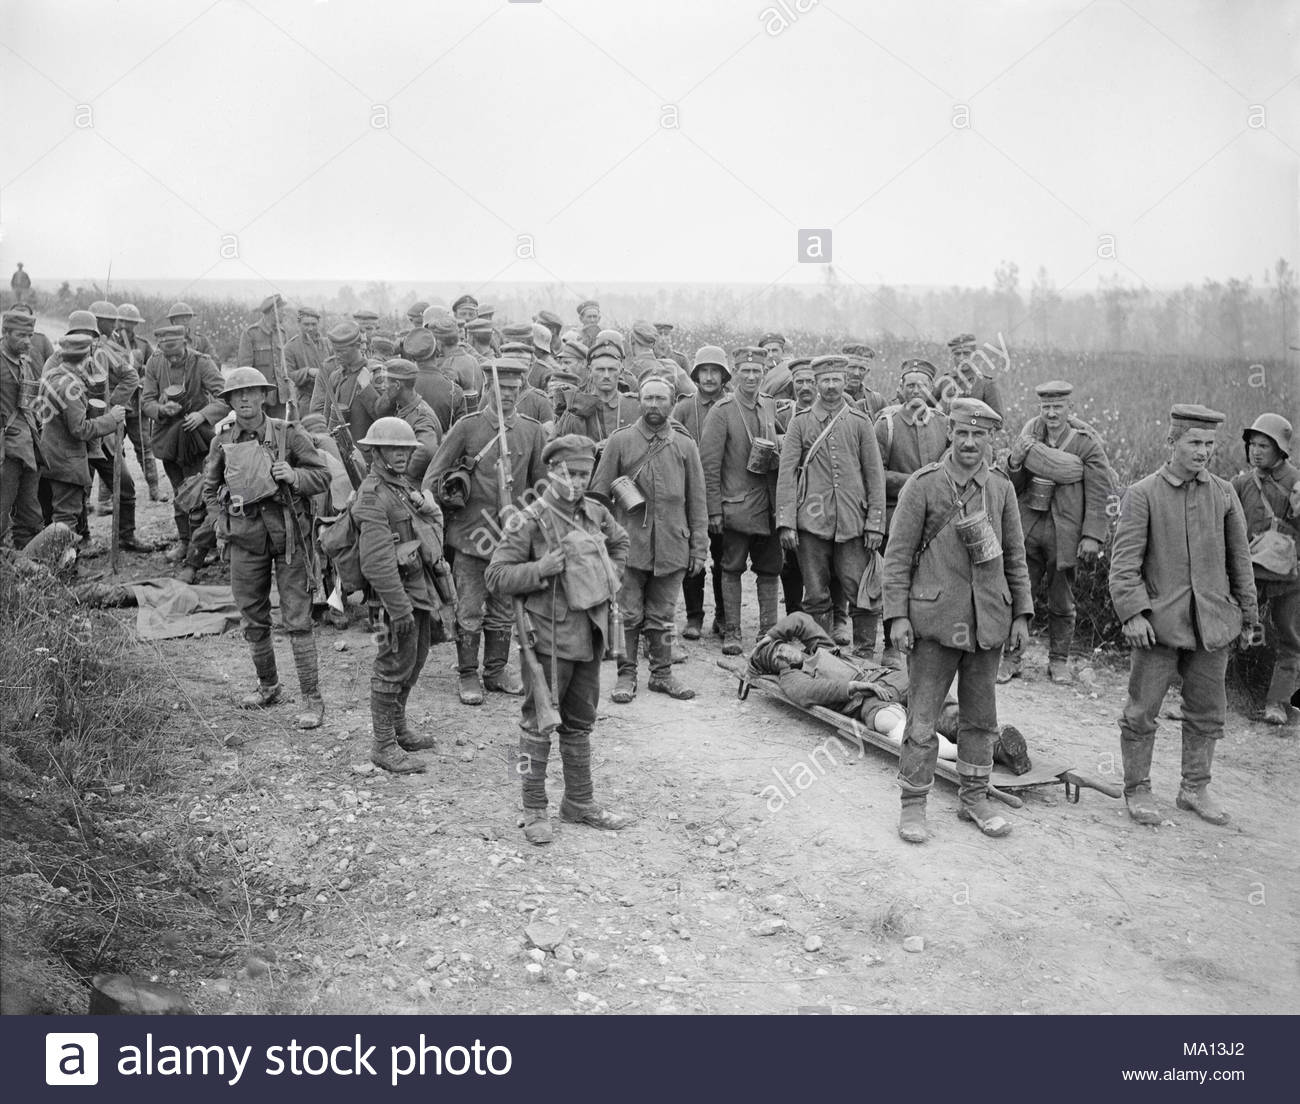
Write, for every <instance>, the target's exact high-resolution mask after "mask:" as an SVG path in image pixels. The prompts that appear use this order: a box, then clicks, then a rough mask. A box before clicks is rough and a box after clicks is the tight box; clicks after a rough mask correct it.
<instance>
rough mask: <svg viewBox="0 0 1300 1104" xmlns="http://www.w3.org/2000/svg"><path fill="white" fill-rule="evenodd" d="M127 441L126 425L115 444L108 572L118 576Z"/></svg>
mask: <svg viewBox="0 0 1300 1104" xmlns="http://www.w3.org/2000/svg"><path fill="white" fill-rule="evenodd" d="M125 441H126V423H123V424H122V425H120V426H118V427H117V433H116V435H115V440H114V444H115V445H116V449H117V452H116V455H115V456H114V457H113V541H112V544H111V546H110V547H109V550H108V570H109V572H110V573H111V574H113V575H116V574H117V561H118V556H119V554H120V553H121V544H122V450H123V448H124V442H125Z"/></svg>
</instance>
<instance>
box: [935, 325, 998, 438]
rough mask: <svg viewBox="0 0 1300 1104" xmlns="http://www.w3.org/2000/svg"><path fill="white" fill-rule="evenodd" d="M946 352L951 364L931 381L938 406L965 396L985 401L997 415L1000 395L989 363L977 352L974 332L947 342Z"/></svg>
mask: <svg viewBox="0 0 1300 1104" xmlns="http://www.w3.org/2000/svg"><path fill="white" fill-rule="evenodd" d="M948 352H949V355H950V356H951V358H952V365H951V367H950V368H949V369H948V371H947V372H945V373H944V374H943V375H942V376H940V377H939V379H938V380H937V381H936V383H935V391H934V393H935V396H936V397H937V398H938V400H939V408H940V409H941V410H944V411H946V410H947V409H948V407H949V406H950V405H951V404H952V401H953V400H954V399H957V398H961V397H963V396H966V397H969V398H972V399H979V400H980V401H981V402H984V403H987V404H988V405H989V406H991V407H992V408H993V409H994V410H995V411H997V414H998V416H999V417H1001V416H1002V397H1001V395H1000V394H999V393H998V385H997V381H996V380H995V379H994V378H993V366H992V362H991V361H990V360H989V358H988V357H987V356H985V355H984V354H983V353H979V352H978V346H977V345H976V343H975V335H974V334H968V333H963V334H958V335H957V336H956V337H954V338H953V339H952V340H951V341H949V342H948ZM977 354H978V355H977Z"/></svg>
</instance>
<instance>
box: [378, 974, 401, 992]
mask: <svg viewBox="0 0 1300 1104" xmlns="http://www.w3.org/2000/svg"><path fill="white" fill-rule="evenodd" d="M379 984H380V985H382V986H383V987H384V988H385V989H387V990H388V991H389V992H390V993H391V992H392V991H393V990H394V989H396V988H397V979H396V978H395V977H393V976H392V975H391V974H385V975H384V978H383V980H382V981H381V982H380V983H379Z"/></svg>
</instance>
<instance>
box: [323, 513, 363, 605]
mask: <svg viewBox="0 0 1300 1104" xmlns="http://www.w3.org/2000/svg"><path fill="white" fill-rule="evenodd" d="M318 524H319V525H320V547H321V551H322V552H324V553H325V555H327V556H328V557H329V559H330V563H332V564H333V565H334V571H335V572H336V573H337V575H338V578H339V585H340V586H341V587H342V588H343V593H344V594H351V593H353V592H354V591H358V590H365V589H366V577H365V576H364V575H363V574H362V573H361V539H360V538H361V532H360V530H358V529H357V523H356V521H355V520H353V517H352V503H351V502H349V503H348V504H347V506H346V507H345V508H344V510H343V512H342V513H341V514H339V515H338V517H335V518H329V519H320V520H319V522H318Z"/></svg>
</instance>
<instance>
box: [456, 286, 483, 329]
mask: <svg viewBox="0 0 1300 1104" xmlns="http://www.w3.org/2000/svg"><path fill="white" fill-rule="evenodd" d="M451 313H452V315H453V317H454V318H455V319H456V321H457V322H459V323H461V324H462V325H465V324H467V323H469V322H470V321H472V320H473V319H475V318H477V317H478V300H477V299H475V298H474V296H472V295H469V294H466V295H462V296H461V297H460V298H459V299H457V300H456V301H455V302H454V303H452V305H451Z"/></svg>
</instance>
